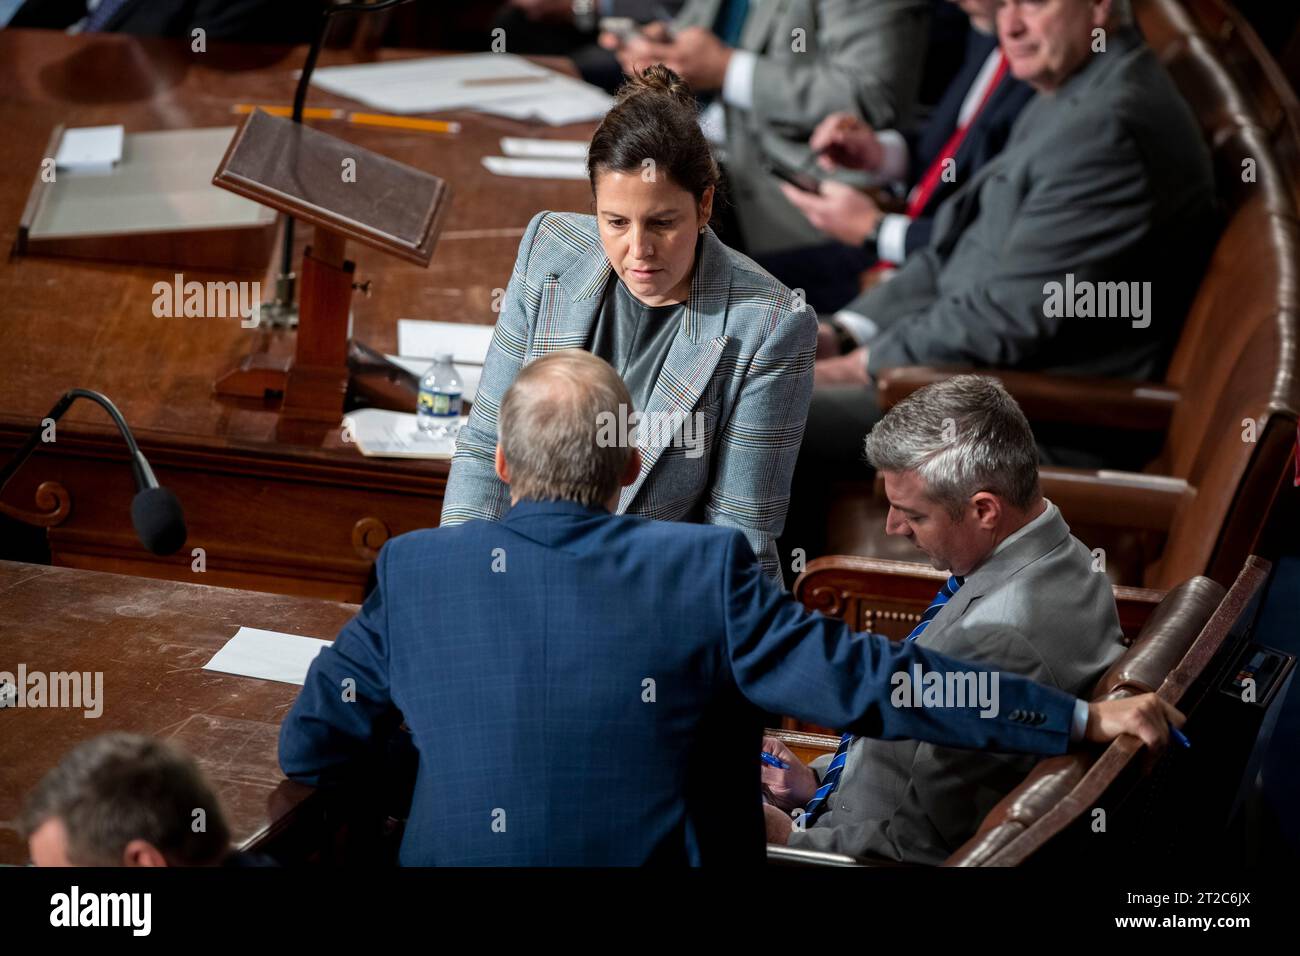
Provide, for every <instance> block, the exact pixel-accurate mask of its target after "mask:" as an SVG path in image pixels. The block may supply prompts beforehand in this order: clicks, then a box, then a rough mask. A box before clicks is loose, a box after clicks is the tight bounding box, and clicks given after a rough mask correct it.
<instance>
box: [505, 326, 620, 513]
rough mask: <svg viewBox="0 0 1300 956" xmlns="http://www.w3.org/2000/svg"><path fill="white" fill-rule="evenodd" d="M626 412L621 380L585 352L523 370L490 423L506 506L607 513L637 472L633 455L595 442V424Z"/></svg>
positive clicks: (556, 355) (551, 357) (548, 358)
mask: <svg viewBox="0 0 1300 956" xmlns="http://www.w3.org/2000/svg"><path fill="white" fill-rule="evenodd" d="M631 412H632V397H631V396H630V395H629V394H628V391H627V386H625V385H624V384H623V380H622V379H620V378H619V377H618V374H617V373H616V372H615V371H614V370H613V369H612V368H610V366H609V365H608V364H607V363H606V362H604V361H603V360H601V359H599V358H597V357H596V356H594V355H592V354H591V353H590V352H583V351H580V350H578V349H568V350H565V351H560V352H551V353H549V354H547V355H544V356H542V357H541V358H539V359H537V360H536V361H534V362H531V363H530V364H528V365H526V366H525V367H524V368H523V370H521V371H520V373H519V375H518V376H517V377H516V378H515V381H514V384H512V385H511V386H510V388H509V389H508V390H507V391H506V394H505V398H503V399H502V401H501V411H500V413H499V414H498V416H497V441H498V449H497V453H498V473H500V474H501V478H502V480H503V481H505V482H507V483H508V484H509V485H510V496H511V499H512V500H515V501H518V500H519V499H521V498H531V499H533V500H537V501H574V502H577V503H578V504H582V505H586V506H587V507H591V508H596V507H608V505H609V503H610V501H611V500H616V497H617V494H618V490H619V488H620V487H622V486H623V485H624V484H627V483H628V482H629V481H630V480H631V479H632V478H635V476H636V472H637V471H638V470H639V468H640V465H639V461H638V464H637V468H636V470H633V469H632V468H631V463H632V459H633V457H634V455H635V448H634V447H630V446H629V447H620V446H618V445H616V444H610V443H608V442H604V441H601V440H599V438H600V436H601V434H602V429H601V422H602V421H604V420H607V419H609V418H610V417H613V418H614V419H615V420H619V419H620V418H626V416H628V415H630V414H631ZM629 473H630V476H629Z"/></svg>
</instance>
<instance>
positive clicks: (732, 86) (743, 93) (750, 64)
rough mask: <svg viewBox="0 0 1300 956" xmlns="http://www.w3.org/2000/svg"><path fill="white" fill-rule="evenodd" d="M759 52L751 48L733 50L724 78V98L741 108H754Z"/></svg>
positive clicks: (730, 104)
mask: <svg viewBox="0 0 1300 956" xmlns="http://www.w3.org/2000/svg"><path fill="white" fill-rule="evenodd" d="M757 65H758V54H757V53H754V52H752V51H750V50H732V51H731V62H730V63H728V64H727V75H726V76H725V77H724V78H723V80H722V99H723V101H724V102H726V104H727V105H728V106H734V107H736V109H740V110H751V109H753V108H754V67H756V66H757Z"/></svg>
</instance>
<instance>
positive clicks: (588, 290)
mask: <svg viewBox="0 0 1300 956" xmlns="http://www.w3.org/2000/svg"><path fill="white" fill-rule="evenodd" d="M611 271H613V270H612V268H611V267H610V264H609V260H608V259H607V258H606V257H605V249H604V247H603V246H602V245H601V244H600V240H599V238H597V239H596V241H595V242H594V243H592V244H591V245H589V246H588V248H587V251H586V253H584V254H583V256H582V258H581V259H579V260H578V262H576V263H575V264H574V265H572V266H570V267H569V268H568V269H566V270H565V271H564V272H562V273H560V274H559V275H548V276H546V277H545V279H543V280H542V294H541V298H540V301H539V302H538V307H537V321H536V322H535V323H534V324H533V336H532V339H531V340H530V341H529V343H528V354H527V355H526V356H525V357H524V362H525V364H527V363H528V362H531V361H532V360H533V359H535V358H537V357H539V356H542V355H545V354H546V353H547V352H557V351H560V350H561V349H580V348H582V347H583V346H585V345H586V344H587V339H588V338H590V336H591V329H592V326H594V325H595V324H596V314H597V312H599V311H600V302H601V293H602V292H604V290H605V284H606V283H607V282H608V281H609V275H610V272H611Z"/></svg>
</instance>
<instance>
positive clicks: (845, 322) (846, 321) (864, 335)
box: [831, 309, 880, 345]
mask: <svg viewBox="0 0 1300 956" xmlns="http://www.w3.org/2000/svg"><path fill="white" fill-rule="evenodd" d="M831 321H832V322H834V323H835V324H836V325H838V326H839V327H840V328H842V329H843V330H844V331H845V332H847V333H849V335H850V336H851V337H852V339H853V341H855V342H857V343H858V344H859V345H866V344H867V343H868V342H870V341H871V340H872V339H874V338H875V337H876V333H877V332H879V331H880V327H879V326H878V325H876V323H875V322H872V321H871V320H870V319H869V318H867V317H866V316H865V315H859V314H858V313H857V312H850V311H848V310H847V309H841V310H840V311H838V312H836V313H835V314H834V315H833V316H831Z"/></svg>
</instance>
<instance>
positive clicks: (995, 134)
mask: <svg viewBox="0 0 1300 956" xmlns="http://www.w3.org/2000/svg"><path fill="white" fill-rule="evenodd" d="M997 46H998V38H997V37H996V36H993V35H992V34H988V33H980V32H979V31H978V30H975V29H971V30H970V31H969V32H968V33H967V35H966V55H965V58H964V59H963V60H962V64H961V68H960V69H959V70H958V71H957V75H956V76H955V77H954V78H953V81H952V82H951V83H950V84H949V85H948V88H947V89H946V90H945V91H944V94H943V97H942V98H941V99H940V100H939V103H938V105H937V106H935V108H934V112H933V113H931V114H930V118H929V119H928V120H927V121H926V122H925V124H924V125H923V126H921V127H920V128H919V129H917V130H914V131H912V132H911V133H906V134H904V135H905V137H906V139H907V145H908V149H909V159H910V161H911V162H910V168H909V170H908V176H907V181H908V183H909V184H913V185H914V184H916V183H918V182H920V180H921V177H922V176H923V175H925V171H926V170H927V169H929V168H930V165H931V164H932V163H933V162H934V161H935V159H936V158H937V157H938V156H939V153H940V152H941V151H942V150H943V147H944V144H945V143H947V142H948V140H949V139H950V138H951V137H952V134H953V133H954V132H956V130H957V117H958V115H959V114H960V113H961V104H962V101H963V100H965V99H966V94H968V93H969V92H970V88H971V86H972V84H974V82H975V80H976V78H977V77H978V76H979V72H980V69H981V68H982V67H983V66H984V63H985V61H986V60H987V59H988V57H989V54H990V53H992V52H993V51H994V50H995V49H997ZM1033 97H1034V89H1033V87H1031V86H1029V85H1028V84H1027V83H1022V82H1021V81H1020V80H1017V79H1016V78H1015V77H1014V76H1012V75H1011V73H1010V71H1008V72H1007V73H1006V74H1005V75H1004V76H1003V77H1002V79H1001V81H1000V82H999V83H998V85H997V86H996V87H995V88H994V90H993V93H992V95H991V96H990V97H989V101H988V102H987V103H985V104H984V108H983V109H982V110H980V112H979V113H978V114H977V115H976V116H975V119H974V120H973V121H972V122H971V125H970V129H968V130H967V131H966V136H965V138H964V139H962V141H961V145H960V146H959V147H958V148H957V154H956V155H955V156H954V157H953V160H954V161H955V169H954V176H953V181H952V182H948V181H947V180H940V182H939V186H938V188H936V189H935V191H934V194H933V195H932V196H931V197H930V200H929V202H927V203H926V204H925V206H924V207H923V208H922V209H921V212H920V215H918V216H917V217H916V218H915V219H914V220H912V224H911V225H910V226H908V228H907V240H906V247H907V254H908V255H911V254H912V253H913V252H914V251H915V250H917V249H920V248H922V247H923V246H927V245H929V244H930V234H931V232H932V231H933V229H934V214H935V211H936V210H937V209H938V208H939V204H940V203H942V202H943V201H944V200H945V199H947V198H948V197H949V196H951V195H952V194H953V193H954V192H956V191H957V188H958V187H959V186H960V185H961V184H962V183H964V182H966V180H967V179H969V178H970V177H971V176H972V175H974V173H975V171H976V170H978V169H979V168H980V167H981V166H983V165H984V164H985V163H987V162H988V161H989V160H990V159H992V158H993V157H994V156H996V155H997V154H998V153H1000V152H1002V147H1004V146H1005V145H1006V143H1007V139H1008V138H1009V137H1010V136H1011V127H1012V126H1013V125H1015V122H1016V117H1018V116H1019V115H1020V111H1021V110H1022V109H1024V106H1025V104H1026V103H1028V102H1029V101H1030V100H1031V99H1033Z"/></svg>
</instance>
